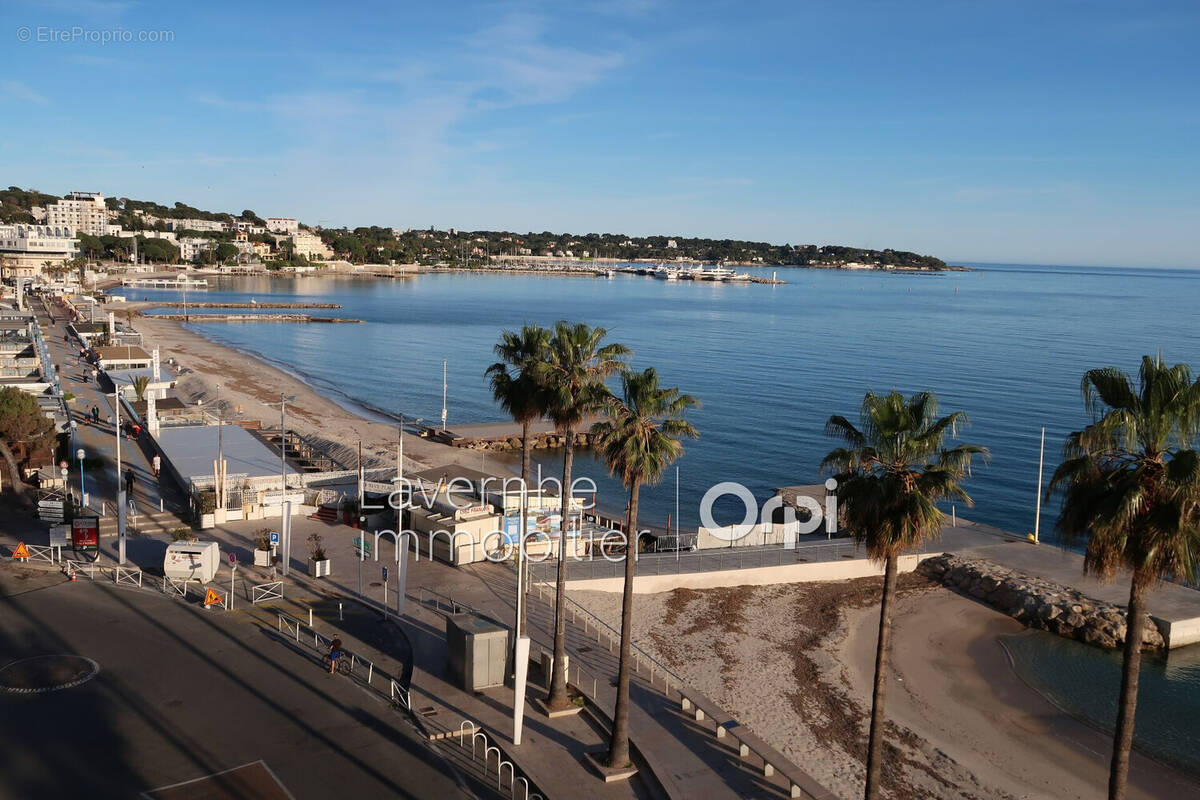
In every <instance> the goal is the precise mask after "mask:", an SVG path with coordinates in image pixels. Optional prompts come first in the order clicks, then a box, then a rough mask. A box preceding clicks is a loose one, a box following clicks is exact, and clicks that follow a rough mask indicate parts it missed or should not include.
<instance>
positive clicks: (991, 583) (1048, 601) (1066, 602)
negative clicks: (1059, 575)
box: [917, 553, 1165, 650]
mask: <svg viewBox="0 0 1200 800" xmlns="http://www.w3.org/2000/svg"><path fill="white" fill-rule="evenodd" d="M917 572H920V573H921V574H923V575H926V576H927V577H929V578H932V579H933V580H936V581H939V582H940V583H941V584H942V585H943V586H947V587H950V588H954V589H957V590H958V591H960V592H962V593H963V594H967V595H970V596H971V597H974V598H977V599H979V600H983V601H984V602H986V603H987V604H988V605H990V606H992V607H993V608H995V609H997V610H999V611H1003V612H1004V613H1005V614H1008V615H1009V616H1010V617H1012V618H1013V619H1015V620H1018V621H1020V622H1022V623H1024V624H1025V625H1026V626H1028V627H1030V628H1039V629H1041V630H1045V631H1050V632H1051V633H1055V634H1058V635H1059V636H1065V637H1066V638H1068V639H1076V640H1078V641H1080V642H1084V643H1086V644H1090V645H1095V646H1096V647H1103V648H1105V649H1108V650H1115V649H1117V648H1120V647H1122V646H1124V644H1125V632H1126V626H1127V616H1126V612H1125V609H1124V607H1122V606H1118V605H1114V604H1112V603H1105V602H1102V601H1099V600H1095V599H1093V598H1090V597H1088V596H1086V595H1084V594H1083V593H1081V592H1079V591H1077V590H1075V589H1071V588H1068V587H1066V586H1062V585H1060V584H1057V583H1052V582H1050V581H1046V580H1042V579H1041V578H1035V577H1030V576H1028V575H1026V574H1024V573H1022V572H1018V571H1016V570H1012V569H1009V568H1007V567H1001V566H998V565H996V564H993V563H991V562H990V561H986V560H983V559H972V558H962V557H960V556H956V555H954V554H953V553H944V554H942V555H940V556H934V557H932V558H927V559H925V560H924V561H922V562H921V563H920V564H919V565H918V566H917ZM1164 645H1165V642H1164V640H1163V636H1162V633H1160V631H1159V629H1158V626H1157V625H1156V624H1155V623H1154V621H1153V619H1151V618H1150V617H1149V616H1147V625H1146V632H1145V635H1144V636H1143V637H1142V649H1143V650H1160V649H1162V648H1163V647H1164Z"/></svg>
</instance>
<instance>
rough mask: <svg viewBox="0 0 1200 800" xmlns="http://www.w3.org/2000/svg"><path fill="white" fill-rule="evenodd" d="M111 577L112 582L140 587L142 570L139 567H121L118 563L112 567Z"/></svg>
mask: <svg viewBox="0 0 1200 800" xmlns="http://www.w3.org/2000/svg"><path fill="white" fill-rule="evenodd" d="M112 578H113V583H116V584H122V583H124V584H126V585H127V586H136V587H137V588H139V589H140V588H142V570H141V568H140V567H123V566H120V565H118V566H116V567H114V568H113V571H112Z"/></svg>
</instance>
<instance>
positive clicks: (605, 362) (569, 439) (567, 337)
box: [537, 321, 630, 711]
mask: <svg viewBox="0 0 1200 800" xmlns="http://www.w3.org/2000/svg"><path fill="white" fill-rule="evenodd" d="M607 335H608V331H606V330H605V329H604V328H592V327H589V326H587V325H585V324H583V323H576V324H571V323H569V322H565V321H560V322H556V323H555V324H554V330H553V332H552V336H551V338H550V347H549V350H548V351H547V353H546V360H545V361H544V362H543V363H542V364H540V365H538V369H537V377H538V380H539V382H540V383H541V384H542V391H543V393H544V394H543V402H544V403H545V406H544V408H545V412H546V416H547V417H548V418H549V419H550V420H551V421H552V422H554V427H555V428H556V429H557V430H558V431H559V432H560V433H562V434H563V441H564V447H563V451H564V452H563V479H562V507H561V512H562V513H561V521H560V523H559V525H560V531H561V533H560V535H559V540H558V576H557V578H556V581H555V592H554V666H553V668H552V672H551V681H550V696H549V697H547V698H546V706H547V707H548V708H549V709H550V710H552V711H561V710H563V709H565V708H567V707H568V706H569V705H570V700H569V699H568V698H567V675H566V670H565V669H563V665H564V664H565V663H566V659H567V640H566V632H567V628H566V624H567V606H566V603H567V596H566V592H565V591H564V587H565V584H566V582H567V540H568V538H569V537H568V535H567V533H568V531H567V529H568V527H569V525H570V519H571V516H570V512H571V494H572V492H571V468H572V466H573V460H574V457H575V431H576V430H577V429H578V427H579V426H580V425H581V424H582V423H583V422H584V420H586V419H587V417H588V416H589V415H591V414H593V413H595V412H596V411H599V410H600V409H601V408H602V407H603V406H604V403H605V402H606V401H607V399H608V398H609V397H611V396H612V395H611V393H610V392H609V391H608V389H607V388H606V387H605V385H604V381H605V380H606V379H607V378H609V377H611V376H612V375H613V374H614V373H616V372H617V371H618V370H619V369H620V368H621V367H622V366H623V362H622V360H621V359H622V358H623V357H625V356H627V355H628V354H629V352H630V351H629V348H628V347H626V346H625V345H622V344H604V337H605V336H607Z"/></svg>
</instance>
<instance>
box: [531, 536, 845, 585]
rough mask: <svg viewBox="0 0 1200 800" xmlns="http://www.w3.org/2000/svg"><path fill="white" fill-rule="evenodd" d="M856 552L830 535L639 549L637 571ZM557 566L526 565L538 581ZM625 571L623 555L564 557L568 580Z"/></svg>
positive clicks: (785, 561) (776, 563) (726, 566)
mask: <svg viewBox="0 0 1200 800" xmlns="http://www.w3.org/2000/svg"><path fill="white" fill-rule="evenodd" d="M856 556H857V553H856V551H855V546H854V541H853V540H851V539H833V540H830V541H823V542H813V543H811V544H802V545H797V546H794V547H782V546H772V545H767V546H762V547H758V546H756V547H719V548H713V549H709V550H693V551H690V552H684V551H678V552H672V553H639V554H638V556H637V574H638V575H685V574H692V573H699V572H723V571H727V570H741V569H756V568H759V567H782V566H789V565H793V564H803V563H810V562H811V563H815V562H830V561H839V560H842V559H847V558H855V557H856ZM557 569H558V565H557V563H556V562H553V561H550V560H547V561H545V562H543V563H540V564H539V563H532V562H531V563H530V565H529V572H530V575H531V576H532V577H533V579H534V580H539V581H553V580H555V576H556V572H557ZM624 574H625V561H624V558H621V559H620V560H613V561H610V560H609V559H607V558H605V557H604V556H602V555H600V554H596V555H593V556H590V557H588V558H584V559H579V560H576V559H572V558H568V559H567V579H568V580H591V579H593V578H619V577H622V576H624Z"/></svg>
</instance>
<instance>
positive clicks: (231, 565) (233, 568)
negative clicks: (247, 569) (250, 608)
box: [225, 553, 237, 611]
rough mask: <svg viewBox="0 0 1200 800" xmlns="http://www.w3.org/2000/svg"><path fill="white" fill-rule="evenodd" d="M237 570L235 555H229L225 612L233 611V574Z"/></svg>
mask: <svg viewBox="0 0 1200 800" xmlns="http://www.w3.org/2000/svg"><path fill="white" fill-rule="evenodd" d="M236 570H237V554H236V553H230V554H229V604H228V605H226V606H225V609H226V610H227V611H233V573H234V572H235V571H236Z"/></svg>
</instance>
